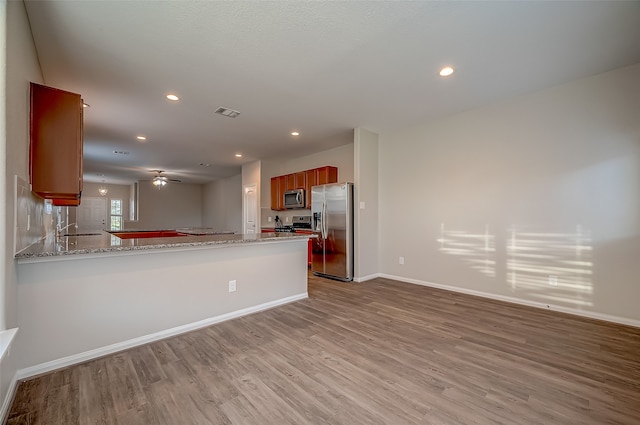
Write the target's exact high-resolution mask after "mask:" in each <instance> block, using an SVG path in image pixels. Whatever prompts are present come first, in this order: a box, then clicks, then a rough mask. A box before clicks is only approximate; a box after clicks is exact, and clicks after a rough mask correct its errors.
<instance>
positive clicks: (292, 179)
mask: <svg viewBox="0 0 640 425" xmlns="http://www.w3.org/2000/svg"><path fill="white" fill-rule="evenodd" d="M284 179H285V182H286V184H285V189H284V190H293V189H295V188H296V175H295V174H287V175H286V176H284Z"/></svg>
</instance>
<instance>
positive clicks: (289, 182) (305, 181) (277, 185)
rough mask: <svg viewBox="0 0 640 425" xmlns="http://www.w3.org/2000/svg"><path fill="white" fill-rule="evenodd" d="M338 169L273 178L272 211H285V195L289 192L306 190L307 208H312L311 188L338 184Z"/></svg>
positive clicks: (323, 168) (324, 169) (300, 172)
mask: <svg viewBox="0 0 640 425" xmlns="http://www.w3.org/2000/svg"><path fill="white" fill-rule="evenodd" d="M337 182H338V168H337V167H331V166H324V167H320V168H314V169H313V170H306V171H298V172H295V173H291V174H287V175H284V176H277V177H272V178H271V209H272V210H274V211H281V210H284V204H283V202H284V200H283V195H284V192H285V191H287V190H294V189H304V190H305V197H306V200H305V206H306V208H311V188H312V187H313V186H316V185H319V184H327V183H337Z"/></svg>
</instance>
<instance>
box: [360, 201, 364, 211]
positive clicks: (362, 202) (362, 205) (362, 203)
mask: <svg viewBox="0 0 640 425" xmlns="http://www.w3.org/2000/svg"><path fill="white" fill-rule="evenodd" d="M360 209H361V210H363V209H364V201H360Z"/></svg>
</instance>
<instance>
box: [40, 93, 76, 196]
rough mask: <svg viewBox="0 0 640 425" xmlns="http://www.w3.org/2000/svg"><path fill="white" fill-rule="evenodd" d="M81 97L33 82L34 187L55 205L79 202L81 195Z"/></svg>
mask: <svg viewBox="0 0 640 425" xmlns="http://www.w3.org/2000/svg"><path fill="white" fill-rule="evenodd" d="M82 113H83V111H82V98H81V97H80V95H79V94H76V93H71V92H68V91H64V90H59V89H56V88H53V87H47V86H43V85H40V84H36V83H31V111H30V121H29V126H30V147H29V174H30V178H31V190H32V191H33V192H34V193H36V194H37V195H39V196H40V197H42V198H45V199H53V200H54V205H78V204H80V196H81V194H82V143H83V128H82V126H83V117H82Z"/></svg>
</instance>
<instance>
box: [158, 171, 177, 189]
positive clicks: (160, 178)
mask: <svg viewBox="0 0 640 425" xmlns="http://www.w3.org/2000/svg"><path fill="white" fill-rule="evenodd" d="M151 172H152V173H155V174H156V175H155V177H154V178H153V181H152V183H153V185H154V186H156V187H158V188H161V187H163V186H166V184H167V183H169V182H173V183H182V181H181V180H178V179H170V178H169V177H167V176H165V175H163V174H162V173H164V171H162V170H151Z"/></svg>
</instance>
